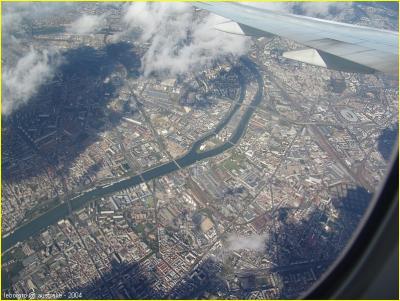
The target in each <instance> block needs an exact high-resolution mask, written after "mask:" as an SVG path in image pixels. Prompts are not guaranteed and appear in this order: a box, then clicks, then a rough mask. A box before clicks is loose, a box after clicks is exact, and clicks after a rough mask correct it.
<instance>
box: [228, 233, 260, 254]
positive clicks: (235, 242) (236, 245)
mask: <svg viewBox="0 0 400 301" xmlns="http://www.w3.org/2000/svg"><path fill="white" fill-rule="evenodd" d="M266 240H267V237H266V236H265V235H258V234H254V235H250V236H240V235H237V234H231V235H229V236H228V238H227V239H226V250H229V251H239V250H252V251H260V252H261V251H263V250H264V249H265V242H266Z"/></svg>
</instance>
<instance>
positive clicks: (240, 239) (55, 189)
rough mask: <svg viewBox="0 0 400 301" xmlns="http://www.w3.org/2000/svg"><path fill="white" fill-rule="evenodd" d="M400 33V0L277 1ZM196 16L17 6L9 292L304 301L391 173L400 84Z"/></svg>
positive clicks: (8, 73) (9, 37)
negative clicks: (305, 59) (312, 61)
mask: <svg viewBox="0 0 400 301" xmlns="http://www.w3.org/2000/svg"><path fill="white" fill-rule="evenodd" d="M257 5H260V6H262V5H264V6H265V7H268V5H270V7H268V8H271V9H276V10H283V11H286V12H290V13H297V14H303V15H308V16H311V17H321V18H326V19H329V20H333V21H340V22H346V23H351V24H357V25H364V26H372V27H376V28H381V29H386V30H393V31H396V32H397V31H398V4H397V3H391V4H390V3H378V2H365V3H364V2H354V3H351V2H343V3H342V2H341V3H319V4H318V3H317V4H315V5H314V6H312V5H310V3H308V4H307V3H273V4H267V3H258V4H257ZM223 21H224V19H222V18H221V17H218V16H216V15H212V14H211V13H209V12H207V11H205V10H202V9H199V8H196V7H194V6H193V5H191V4H190V3H117V2H113V3H98V2H90V3H83V2H81V3H78V2H76V3H67V2H66V3H45V2H43V3H2V22H3V23H2V27H3V33H2V37H3V41H2V44H3V46H2V64H3V67H2V72H3V75H2V80H3V83H2V84H3V95H2V163H1V164H2V298H3V299H27V298H31V297H32V295H29V294H32V293H33V294H34V295H33V297H34V298H31V299H197V298H201V299H293V298H298V297H299V296H301V294H303V293H304V292H305V291H306V290H307V289H309V288H310V287H311V286H312V285H313V284H314V283H315V282H316V281H317V280H318V279H319V278H320V277H321V275H323V273H324V272H325V271H326V270H327V269H328V268H329V267H330V265H331V264H332V263H333V262H334V260H335V259H336V258H337V257H338V255H339V254H340V252H341V251H342V250H343V249H344V247H345V246H346V244H347V243H348V241H349V239H350V238H351V237H352V234H353V232H354V231H355V229H356V227H357V225H358V223H359V221H360V219H361V218H362V216H363V214H364V212H365V210H366V208H367V207H368V205H369V201H370V200H371V198H372V196H373V194H374V192H376V191H377V190H378V189H379V185H380V183H381V181H382V180H383V179H384V177H385V174H386V172H387V168H388V164H389V161H390V158H391V152H392V149H393V148H394V147H395V145H396V141H397V132H398V96H399V95H398V78H397V77H395V76H392V75H389V74H384V73H376V74H359V73H347V72H342V71H334V70H329V69H325V68H321V67H316V66H312V65H309V64H305V63H302V62H298V61H294V60H290V59H287V58H285V57H283V56H282V53H283V52H284V51H288V50H295V49H301V48H302V46H301V45H298V44H296V43H295V42H293V41H291V40H288V39H284V38H281V37H278V36H271V37H243V36H237V35H232V34H229V33H224V32H220V31H217V30H215V29H214V28H213V26H214V25H215V24H217V23H220V22H223Z"/></svg>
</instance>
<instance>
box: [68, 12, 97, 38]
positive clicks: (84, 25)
mask: <svg viewBox="0 0 400 301" xmlns="http://www.w3.org/2000/svg"><path fill="white" fill-rule="evenodd" d="M104 24H105V17H104V16H103V15H101V16H94V15H83V16H82V17H80V18H78V19H77V20H75V21H74V22H73V23H71V24H70V25H69V26H68V28H67V31H68V32H70V33H75V34H90V33H94V32H96V31H98V30H99V29H101V27H102V26H104Z"/></svg>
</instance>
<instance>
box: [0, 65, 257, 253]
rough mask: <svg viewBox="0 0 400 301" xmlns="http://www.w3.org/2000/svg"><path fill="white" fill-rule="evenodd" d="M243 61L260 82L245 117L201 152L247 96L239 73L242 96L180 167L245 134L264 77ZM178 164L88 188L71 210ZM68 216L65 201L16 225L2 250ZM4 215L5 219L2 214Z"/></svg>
mask: <svg viewBox="0 0 400 301" xmlns="http://www.w3.org/2000/svg"><path fill="white" fill-rule="evenodd" d="M241 62H242V64H243V65H245V66H246V67H247V68H248V69H249V70H250V71H252V73H253V74H254V76H255V77H256V80H257V83H258V91H257V93H256V95H255V96H254V98H253V100H252V102H251V104H250V106H248V107H247V109H246V111H245V112H244V114H243V116H242V119H241V120H240V122H239V125H238V126H237V128H236V129H235V131H234V132H233V134H232V135H231V137H230V138H229V140H228V141H227V142H225V143H223V144H221V145H219V146H217V147H215V148H213V149H210V150H207V151H204V152H199V148H200V146H201V145H202V144H203V143H204V141H206V140H207V139H209V137H210V136H212V135H214V134H215V133H218V132H220V131H221V130H222V129H223V128H224V127H225V126H226V124H227V123H228V122H229V120H230V119H231V118H232V116H233V115H234V113H235V112H236V111H237V110H238V109H239V108H240V106H241V104H242V102H243V99H244V96H245V90H246V85H245V80H244V79H243V78H240V76H242V75H241V74H240V73H238V74H239V79H240V80H239V81H240V83H241V85H242V86H241V89H240V93H241V94H240V96H239V100H238V102H237V103H236V104H235V105H234V107H233V109H231V110H230V111H229V113H228V114H227V116H226V117H225V118H224V119H223V120H222V121H221V122H220V123H219V124H218V125H217V127H216V128H215V129H214V130H213V131H212V132H210V133H208V134H206V135H204V136H203V137H201V138H200V139H199V140H197V141H196V142H195V143H193V145H192V147H191V148H190V150H189V151H188V152H187V153H186V154H185V155H183V156H182V157H180V158H178V159H176V160H175V161H176V162H177V163H178V165H179V166H180V167H181V168H184V167H188V166H190V165H192V164H194V163H195V162H197V161H200V160H204V159H206V158H210V157H214V156H216V155H219V154H221V153H223V152H224V151H226V150H228V149H230V148H231V147H233V145H235V144H236V143H237V142H238V141H239V140H240V138H241V137H242V135H243V134H244V132H245V130H246V128H247V126H248V123H249V121H250V118H251V116H252V115H253V113H254V111H255V109H256V107H257V106H258V105H259V104H260V102H261V100H262V95H263V87H264V83H263V80H262V77H261V75H260V74H259V72H258V70H257V67H256V65H255V64H254V63H253V62H252V61H251V60H249V59H248V58H245V57H243V58H241ZM178 169H179V167H178V166H177V165H176V164H175V162H174V161H170V162H168V163H165V164H162V165H159V166H157V167H154V168H152V169H149V170H147V171H145V172H143V173H142V174H140V175H135V176H132V177H131V178H128V179H125V180H121V181H119V182H117V183H113V184H111V185H108V186H105V187H97V188H95V189H93V190H91V191H87V192H84V193H82V194H81V195H79V196H77V197H74V198H72V199H71V200H70V204H71V207H72V210H77V209H79V208H81V207H82V206H83V205H85V204H86V203H87V202H89V201H91V200H94V199H98V198H100V197H102V196H104V195H108V194H111V193H114V192H116V191H120V190H124V189H126V188H128V187H131V186H135V185H138V184H141V183H143V182H147V181H150V180H152V179H154V178H157V177H161V176H164V175H167V174H169V173H171V172H174V171H176V170H178ZM68 215H69V209H68V205H67V203H66V202H64V203H62V204H60V205H58V206H57V207H54V208H53V209H51V210H49V211H47V212H46V213H44V214H43V215H41V216H39V217H37V218H35V219H33V220H32V221H30V222H28V223H26V224H24V225H22V226H21V227H19V228H17V229H16V230H15V231H14V232H12V233H10V235H8V236H7V237H3V238H2V253H4V252H5V251H6V250H8V249H10V248H11V247H13V246H14V245H15V244H17V243H18V242H20V241H24V240H26V239H28V238H29V237H31V236H32V235H35V234H37V233H39V232H40V231H42V230H44V229H46V228H47V227H48V226H50V225H52V224H54V223H56V222H58V221H59V220H60V219H62V218H65V217H66V216H68ZM3 218H6V217H4V216H3Z"/></svg>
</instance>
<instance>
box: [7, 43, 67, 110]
mask: <svg viewBox="0 0 400 301" xmlns="http://www.w3.org/2000/svg"><path fill="white" fill-rule="evenodd" d="M60 63H61V59H60V57H59V56H58V54H57V53H54V52H52V53H50V52H49V51H41V52H40V51H37V50H34V49H33V48H31V49H30V51H29V52H28V53H27V54H26V55H24V56H23V57H21V58H20V59H19V60H18V62H17V64H16V65H15V66H14V67H12V68H11V67H5V68H4V70H3V101H2V114H5V115H8V114H10V113H11V112H12V111H13V110H15V109H17V108H18V107H20V106H21V105H23V104H25V103H26V102H28V100H29V99H30V98H31V97H32V96H33V95H34V94H35V93H37V91H38V89H39V87H40V86H41V85H42V84H43V83H44V82H46V81H48V80H49V79H51V78H52V77H53V76H54V71H55V69H56V67H57V66H58V65H59V64H60Z"/></svg>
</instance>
